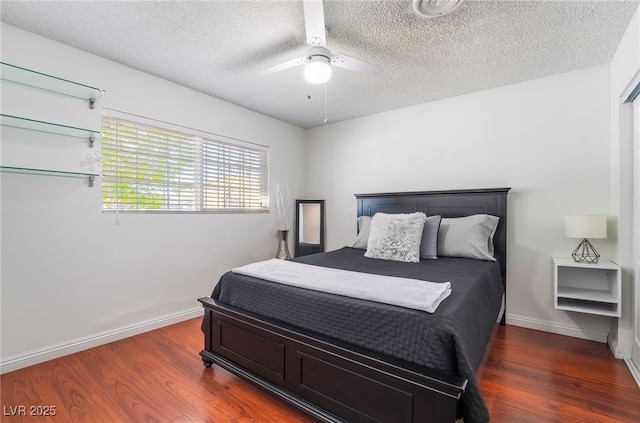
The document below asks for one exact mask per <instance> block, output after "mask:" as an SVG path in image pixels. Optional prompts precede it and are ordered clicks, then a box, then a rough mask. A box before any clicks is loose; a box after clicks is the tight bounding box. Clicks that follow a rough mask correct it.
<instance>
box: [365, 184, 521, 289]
mask: <svg viewBox="0 0 640 423" xmlns="http://www.w3.org/2000/svg"><path fill="white" fill-rule="evenodd" d="M510 189H511V188H489V189H463V190H452V191H420V192H390V193H382V194H356V198H357V200H358V216H373V215H374V214H376V213H377V212H382V213H413V212H417V211H422V212H424V213H425V214H426V215H427V216H430V215H441V216H442V217H462V216H469V215H472V214H491V215H494V216H498V217H499V218H500V222H499V223H498V228H497V229H496V233H495V235H494V237H493V246H494V250H495V254H494V255H495V258H496V260H497V261H498V263H500V272H501V274H502V283H503V285H504V287H505V292H506V288H507V285H506V283H507V194H508V193H509V190H510Z"/></svg>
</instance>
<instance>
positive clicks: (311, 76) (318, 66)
mask: <svg viewBox="0 0 640 423" xmlns="http://www.w3.org/2000/svg"><path fill="white" fill-rule="evenodd" d="M304 77H305V78H306V79H307V81H309V82H311V83H312V84H323V83H325V82H327V81H328V80H330V79H331V63H330V61H329V58H328V57H326V56H321V55H318V56H310V57H309V60H308V62H307V65H306V66H305V69H304Z"/></svg>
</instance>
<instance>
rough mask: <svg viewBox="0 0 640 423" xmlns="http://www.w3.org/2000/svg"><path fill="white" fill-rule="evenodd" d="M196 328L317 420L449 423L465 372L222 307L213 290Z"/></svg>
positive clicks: (238, 368) (223, 361)
mask: <svg viewBox="0 0 640 423" xmlns="http://www.w3.org/2000/svg"><path fill="white" fill-rule="evenodd" d="M199 301H200V302H201V303H202V304H203V305H204V307H205V317H204V321H203V325H202V330H203V332H204V333H205V349H204V350H203V351H202V352H201V353H200V355H201V356H202V358H203V361H204V362H205V364H210V363H215V364H218V365H219V366H221V367H223V368H225V369H227V370H229V371H231V372H232V373H235V374H236V375H238V376H240V377H243V378H245V379H247V380H249V381H250V382H252V383H254V384H256V385H258V386H260V387H262V388H263V389H266V390H268V391H269V392H271V393H273V394H275V395H277V396H278V397H280V398H282V399H284V400H285V401H287V402H289V403H291V404H292V405H294V406H296V407H298V408H300V409H302V410H304V411H306V412H308V413H309V414H311V415H313V416H315V417H316V418H318V419H320V420H321V421H323V422H331V423H338V422H349V423H373V422H383V423H413V422H416V423H417V422H420V423H454V422H455V420H456V405H457V400H458V399H459V398H460V395H461V394H462V392H463V391H464V388H465V386H466V380H462V379H459V378H453V377H447V376H444V375H441V374H439V373H435V372H432V371H431V370H429V369H425V368H420V369H411V370H407V369H406V368H404V367H400V366H399V365H397V363H390V362H387V361H383V360H380V359H376V358H373V357H370V356H367V355H364V354H361V353H359V352H356V351H353V350H350V349H347V348H345V347H344V346H338V345H335V344H333V343H328V342H326V341H324V340H319V339H316V338H314V337H311V336H309V335H307V334H302V333H299V332H296V331H294V330H292V329H288V328H283V327H280V326H278V325H275V324H273V323H271V322H267V321H264V320H261V319H259V318H257V317H256V316H252V315H247V314H244V313H241V312H238V311H236V310H231V309H227V308H225V307H223V306H221V305H220V304H218V303H217V302H216V301H215V300H213V299H211V298H208V297H206V298H201V299H200V300H199Z"/></svg>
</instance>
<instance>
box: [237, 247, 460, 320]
mask: <svg viewBox="0 0 640 423" xmlns="http://www.w3.org/2000/svg"><path fill="white" fill-rule="evenodd" d="M232 271H233V272H234V273H238V274H241V275H246V276H252V277H255V278H260V279H266V280H268V281H272V282H278V283H282V284H286V285H292V286H297V287H299V288H306V289H312V290H315V291H322V292H328V293H331V294H338V295H344V296H347V297H353V298H360V299H363V300H370V301H377V302H380V303H386V304H393V305H397V306H400V307H406V308H412V309H416V310H422V311H426V312H429V313H433V312H434V311H435V310H436V308H438V305H440V303H441V302H442V301H443V300H444V299H445V298H447V297H448V296H449V295H450V294H451V283H450V282H427V281H421V280H417V279H408V278H399V277H394V276H382V275H374V274H370V273H361V272H352V271H348V270H340V269H331V268H327V267H320V266H313V265H309V264H303V263H297V262H294V261H288V260H278V259H271V260H265V261H260V262H257V263H252V264H248V265H246V266H242V267H237V268H235V269H232Z"/></svg>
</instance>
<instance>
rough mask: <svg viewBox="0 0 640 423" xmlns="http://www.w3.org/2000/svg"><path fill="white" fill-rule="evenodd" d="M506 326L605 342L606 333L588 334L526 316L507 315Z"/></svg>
mask: <svg viewBox="0 0 640 423" xmlns="http://www.w3.org/2000/svg"><path fill="white" fill-rule="evenodd" d="M507 324H509V325H514V326H521V327H524V328H529V329H536V330H541V331H544V332H550V333H557V334H558V335H565V336H572V337H574V338H581V339H587V340H589V341H596V342H602V343H606V342H607V335H608V334H607V333H599V332H590V331H585V330H582V329H580V328H578V327H575V326H567V325H560V324H558V323H556V322H547V321H543V320H537V319H532V318H530V317H526V316H520V315H517V314H511V313H507Z"/></svg>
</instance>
